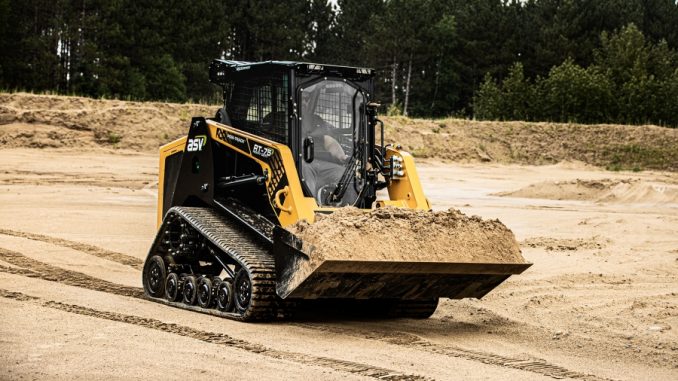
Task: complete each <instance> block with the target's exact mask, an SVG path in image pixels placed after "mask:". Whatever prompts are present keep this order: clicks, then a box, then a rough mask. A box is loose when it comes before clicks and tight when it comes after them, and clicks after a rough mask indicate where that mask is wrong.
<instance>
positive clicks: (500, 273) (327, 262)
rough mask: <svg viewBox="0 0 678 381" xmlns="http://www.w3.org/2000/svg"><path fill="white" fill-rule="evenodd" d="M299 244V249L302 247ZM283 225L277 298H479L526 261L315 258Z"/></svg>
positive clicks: (277, 244) (277, 242)
mask: <svg viewBox="0 0 678 381" xmlns="http://www.w3.org/2000/svg"><path fill="white" fill-rule="evenodd" d="M302 248H303V249H302ZM313 250H314V248H313V247H312V246H310V245H304V244H303V242H302V241H301V240H300V239H299V238H298V237H296V236H295V235H294V234H292V233H290V232H288V231H287V230H285V229H282V228H276V229H275V231H274V256H275V266H276V273H277V276H278V279H277V284H276V290H277V293H278V296H280V297H281V298H301V299H317V298H351V299H375V298H377V299H381V298H389V299H391V298H393V299H421V298H432V297H436V298H437V297H445V298H450V299H462V298H481V297H483V296H484V295H486V294H487V293H488V292H490V291H491V290H492V289H494V288H495V287H497V286H498V285H499V284H501V283H502V282H503V281H504V280H506V279H507V278H508V277H509V276H511V275H512V274H520V273H522V272H523V271H525V270H526V269H527V268H528V267H530V266H531V265H532V264H530V263H455V262H425V261H409V262H406V261H389V260H346V259H342V258H322V259H318V258H314V256H313Z"/></svg>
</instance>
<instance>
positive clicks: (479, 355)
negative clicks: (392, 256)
mask: <svg viewBox="0 0 678 381" xmlns="http://www.w3.org/2000/svg"><path fill="white" fill-rule="evenodd" d="M0 259H2V260H3V261H5V262H7V263H10V264H13V265H15V266H19V267H22V268H23V269H17V268H11V267H6V266H0V272H9V273H13V274H18V275H25V276H28V277H34V278H41V279H44V280H49V281H54V282H60V283H63V284H66V285H70V286H76V287H81V288H86V289H90V290H94V291H101V292H106V293H110V294H115V295H122V296H130V297H134V298H138V299H143V300H146V299H145V298H144V296H143V290H142V289H141V288H135V287H128V286H122V285H118V284H115V283H111V282H108V281H105V280H101V279H98V278H94V277H91V276H89V275H86V274H83V273H79V272H76V271H71V270H65V269H62V268H59V267H56V266H52V265H49V264H46V263H43V262H40V261H37V260H34V259H32V258H28V257H26V256H24V255H23V254H21V253H17V252H14V251H11V250H7V249H3V248H0ZM292 325H295V326H298V327H301V328H307V329H312V330H316V331H323V332H328V333H335V334H341V335H347V336H353V337H359V338H363V339H367V340H376V341H381V342H386V343H389V344H393V345H397V346H401V347H406V348H410V349H419V350H424V351H426V352H429V353H434V354H438V355H444V356H448V357H455V358H462V359H466V360H470V361H476V362H481V363H483V364H487V365H495V366H500V367H505V368H512V369H518V370H522V371H527V372H532V373H537V374H540V375H544V376H548V377H552V378H555V379H562V378H573V379H579V380H585V381H609V380H610V379H606V378H601V377H597V376H595V375H590V374H585V373H581V372H576V371H572V370H569V369H566V368H563V367H560V366H557V365H554V364H550V363H548V362H546V361H544V360H542V359H534V358H517V357H507V356H500V355H496V354H493V353H487V352H479V351H473V350H468V349H463V348H459V347H451V346H445V345H439V344H436V343H432V342H430V341H428V340H425V339H423V338H421V337H419V336H417V335H414V334H410V333H407V332H399V331H394V332H391V333H388V334H387V333H379V332H374V331H362V330H358V329H347V328H340V327H330V326H326V325H323V326H320V325H315V324H310V323H292Z"/></svg>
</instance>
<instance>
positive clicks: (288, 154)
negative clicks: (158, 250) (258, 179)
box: [157, 120, 431, 227]
mask: <svg viewBox="0 0 678 381" xmlns="http://www.w3.org/2000/svg"><path fill="white" fill-rule="evenodd" d="M207 126H208V129H209V134H210V136H211V138H212V139H213V140H215V141H218V142H219V143H220V144H223V145H224V146H226V147H228V148H230V149H232V150H234V151H236V152H238V153H240V154H242V155H245V156H247V157H249V158H251V159H252V160H254V161H256V162H257V163H258V164H259V165H260V166H261V168H262V171H263V172H265V173H268V176H267V178H266V185H267V190H269V189H271V187H268V185H270V184H271V182H272V181H274V179H273V177H272V175H271V174H272V173H273V168H271V167H270V166H269V164H268V163H267V162H266V161H264V160H262V159H261V158H259V157H257V156H255V155H252V154H251V153H250V151H251V147H248V149H249V150H248V151H246V150H244V149H243V148H244V147H238V146H237V145H235V144H232V143H231V142H229V141H228V140H227V139H224V138H223V137H224V136H227V134H232V135H235V136H238V137H241V138H247V141H248V142H250V143H257V144H260V145H262V146H264V147H269V148H272V149H273V150H275V151H277V153H278V154H279V156H280V159H281V161H282V166H283V174H282V176H284V177H285V178H286V180H287V185H286V186H285V187H283V188H281V189H277V190H276V191H275V192H272V193H273V194H269V202H270V205H271V208H272V209H273V210H276V213H277V217H278V222H279V223H280V225H281V226H283V227H286V226H289V225H293V224H295V223H297V222H298V221H300V220H306V221H308V222H309V223H313V222H314V221H315V213H317V212H319V213H328V212H332V211H334V210H336V208H328V207H320V206H318V204H317V202H316V201H315V199H314V198H312V197H306V196H304V192H303V190H302V186H301V181H300V180H299V174H298V172H297V168H296V165H295V162H294V158H293V156H292V151H291V150H290V149H289V147H287V146H286V145H284V144H280V143H276V142H274V141H271V140H268V139H265V138H262V137H260V136H257V135H253V134H250V133H247V132H245V131H242V130H239V129H236V128H234V127H230V126H227V125H224V124H221V123H218V122H215V121H212V120H208V121H207ZM186 139H187V138H186V137H182V138H179V139H177V140H175V141H173V142H171V143H168V144H166V145H164V146H162V147H160V163H159V164H160V165H159V168H160V171H159V176H158V212H157V226H158V227H160V224H161V223H162V219H163V217H164V216H163V215H162V209H163V201H164V200H163V195H164V192H163V186H164V181H165V178H164V177H165V160H166V159H167V157H168V156H170V155H173V154H175V153H177V152H182V151H183V150H184V149H185V147H186ZM394 156H395V157H396V161H397V162H398V163H399V168H398V171H401V172H402V173H401V175H400V176H393V177H392V179H391V182H390V184H389V185H388V194H389V199H388V200H377V201H376V207H384V206H394V207H399V208H410V209H421V210H430V209H431V205H430V204H429V202H428V199H426V197H425V196H424V192H423V189H422V186H421V183H420V182H419V175H418V174H417V169H416V167H415V164H414V158H413V157H412V155H410V154H409V153H407V152H405V151H401V150H399V149H396V148H392V147H388V148H387V150H386V158H387V159H391V158H393V157H394ZM278 180H279V179H278ZM269 192H270V191H269Z"/></svg>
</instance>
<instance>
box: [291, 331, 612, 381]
mask: <svg viewBox="0 0 678 381" xmlns="http://www.w3.org/2000/svg"><path fill="white" fill-rule="evenodd" d="M292 325H295V326H298V327H302V328H307V329H312V330H316V331H323V332H328V333H335V334H341V335H347V336H353V337H359V338H363V339H368V340H377V341H382V342H386V343H389V344H393V345H397V346H401V347H406V348H415V349H420V350H424V351H426V352H429V353H435V354H439V355H445V356H449V357H456V358H462V359H466V360H471V361H477V362H481V363H483V364H488V365H496V366H501V367H505V368H512V369H518V370H523V371H528V372H532V373H538V374H541V375H543V376H548V377H552V378H555V379H563V378H573V379H578V380H585V381H612V380H611V379H609V378H601V377H598V376H595V375H592V374H586V373H581V372H576V371H572V370H569V369H567V368H563V367H561V366H558V365H554V364H551V363H548V362H546V361H545V360H542V359H537V358H527V357H526V358H516V357H507V356H501V355H497V354H493V353H487V352H479V351H474V350H469V349H464V348H460V347H453V346H448V345H440V344H435V343H432V342H430V341H428V340H426V339H423V338H421V337H419V336H417V335H414V334H411V333H407V332H399V331H393V332H390V333H384V332H375V331H362V330H358V329H352V328H340V327H330V326H326V325H322V326H321V325H315V324H308V323H292Z"/></svg>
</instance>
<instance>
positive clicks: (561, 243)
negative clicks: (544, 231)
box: [520, 236, 607, 251]
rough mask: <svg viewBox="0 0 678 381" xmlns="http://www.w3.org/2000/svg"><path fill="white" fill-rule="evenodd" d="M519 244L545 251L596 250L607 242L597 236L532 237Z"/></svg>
mask: <svg viewBox="0 0 678 381" xmlns="http://www.w3.org/2000/svg"><path fill="white" fill-rule="evenodd" d="M520 244H521V246H528V247H532V248H538V247H543V248H544V249H545V250H546V251H576V250H596V249H602V248H604V247H605V246H607V242H606V241H605V240H604V239H602V238H600V237H597V236H596V237H591V238H552V237H533V238H528V239H526V240H523V241H521V242H520Z"/></svg>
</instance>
